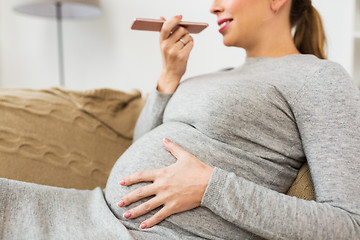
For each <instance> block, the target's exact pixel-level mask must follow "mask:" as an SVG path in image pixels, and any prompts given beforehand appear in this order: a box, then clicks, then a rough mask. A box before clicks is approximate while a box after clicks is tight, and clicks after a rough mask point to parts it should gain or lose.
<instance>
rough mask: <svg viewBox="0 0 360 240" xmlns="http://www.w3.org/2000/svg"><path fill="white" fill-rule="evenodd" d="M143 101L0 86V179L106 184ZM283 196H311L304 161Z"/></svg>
mask: <svg viewBox="0 0 360 240" xmlns="http://www.w3.org/2000/svg"><path fill="white" fill-rule="evenodd" d="M145 102H146V97H143V96H142V95H141V93H140V92H139V91H137V90H134V91H131V92H122V91H118V90H114V89H94V90H88V91H73V90H68V89H64V88H50V89H43V90H32V89H0V113H1V114H0V177H2V178H10V179H15V180H20V181H26V182H33V183H38V184H45V185H51V186H57V187H64V188H76V189H93V188H95V187H97V186H99V187H101V188H104V187H105V185H106V181H107V177H108V175H109V173H110V171H111V168H112V166H113V165H114V163H115V162H116V160H117V159H118V158H119V157H120V156H121V154H122V153H123V152H124V151H125V150H126V149H127V148H128V147H129V146H130V145H131V143H132V136H133V133H134V127H135V123H136V120H137V118H138V116H139V114H140V112H141V109H142V108H143V106H144V104H145ZM287 194H288V195H290V196H295V197H298V198H303V199H305V200H315V194H314V187H313V184H312V181H311V175H310V171H309V167H308V165H307V164H306V163H305V164H304V165H303V167H302V168H301V169H300V171H299V173H298V176H297V178H296V180H295V181H294V183H293V184H292V186H291V188H290V189H289V191H288V193H287Z"/></svg>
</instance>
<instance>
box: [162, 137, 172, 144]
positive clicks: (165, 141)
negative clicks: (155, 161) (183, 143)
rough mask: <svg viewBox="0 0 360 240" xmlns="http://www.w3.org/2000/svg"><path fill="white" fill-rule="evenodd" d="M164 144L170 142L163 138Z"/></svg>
mask: <svg viewBox="0 0 360 240" xmlns="http://www.w3.org/2000/svg"><path fill="white" fill-rule="evenodd" d="M163 141H164V143H170V142H171V141H170V140H169V139H167V138H163Z"/></svg>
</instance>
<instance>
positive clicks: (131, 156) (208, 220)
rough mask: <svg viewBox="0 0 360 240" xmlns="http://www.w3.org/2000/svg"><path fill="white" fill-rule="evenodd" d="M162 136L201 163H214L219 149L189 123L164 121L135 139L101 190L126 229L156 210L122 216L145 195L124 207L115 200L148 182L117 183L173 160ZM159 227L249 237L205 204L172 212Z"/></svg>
mask: <svg viewBox="0 0 360 240" xmlns="http://www.w3.org/2000/svg"><path fill="white" fill-rule="evenodd" d="M164 137H167V138H169V139H170V140H172V141H173V142H176V143H177V144H179V145H180V146H182V147H183V148H184V149H185V150H187V151H189V152H190V153H192V154H194V155H195V156H197V157H198V158H199V159H201V160H202V161H204V162H205V163H208V164H210V165H213V166H214V165H216V163H214V162H211V161H215V160H214V154H213V153H214V152H216V153H217V154H216V155H219V153H220V155H221V151H222V149H223V148H222V147H221V145H220V144H219V143H216V141H214V140H212V139H210V138H209V137H207V136H206V135H205V134H203V133H201V132H199V131H198V130H196V129H195V128H193V127H192V126H190V125H187V124H184V123H179V122H170V123H165V124H163V125H161V126H159V127H157V128H155V129H153V130H152V131H150V132H149V133H147V134H145V135H144V136H143V137H141V138H140V139H138V140H137V141H136V142H135V143H134V144H133V145H132V146H131V147H130V148H129V149H128V150H127V151H126V152H125V153H124V154H123V155H122V156H121V157H120V158H119V159H118V161H117V162H116V164H115V165H114V167H113V169H112V171H111V173H110V176H109V179H108V182H107V185H106V190H105V198H106V201H107V202H108V205H109V206H110V208H111V210H112V212H113V213H114V214H115V215H116V216H117V217H118V218H119V219H120V221H121V222H122V223H123V224H124V225H125V226H126V227H128V228H129V229H139V225H140V223H141V222H142V221H144V220H146V219H148V218H149V217H151V216H152V215H153V214H154V213H155V212H156V211H158V210H159V209H155V210H153V211H151V212H149V213H147V214H145V215H143V216H140V217H138V218H136V219H131V220H127V219H124V218H123V217H122V215H123V214H124V212H125V211H126V210H129V209H132V208H134V207H135V206H138V205H139V204H141V203H143V202H145V201H146V200H148V199H149V198H146V199H143V200H140V201H138V202H136V203H133V204H131V205H129V206H127V207H125V208H119V207H118V206H117V202H118V201H119V200H120V198H121V197H123V196H125V195H126V194H128V193H129V192H131V191H133V190H135V189H137V188H139V187H141V186H145V185H147V184H151V183H139V184H134V185H132V186H129V187H124V186H121V185H119V181H120V180H121V179H122V178H124V177H126V176H128V175H130V174H132V173H135V172H138V171H142V170H146V169H157V168H163V167H166V166H169V165H171V164H173V163H175V162H176V159H175V158H174V157H173V156H172V155H171V154H170V153H169V152H168V151H167V150H166V149H165V148H164V146H163V143H162V139H163V138H164ZM159 227H165V228H169V229H173V230H175V229H176V231H177V232H179V231H180V232H184V233H185V232H186V234H189V232H190V233H193V234H194V235H198V236H201V237H205V238H209V239H218V238H220V239H245V238H246V237H249V234H248V233H247V232H246V231H243V230H241V229H240V228H237V227H236V226H234V225H233V224H231V223H229V222H227V221H225V220H224V219H222V218H221V217H220V216H217V215H215V214H214V213H213V212H211V211H210V210H209V209H207V208H205V207H198V208H195V209H192V210H190V211H186V212H182V213H178V214H174V215H172V216H170V217H168V218H167V219H165V220H164V221H162V222H161V223H160V224H159ZM156 229H157V228H156V227H153V228H152V230H150V229H149V230H150V231H156Z"/></svg>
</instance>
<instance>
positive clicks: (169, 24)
mask: <svg viewBox="0 0 360 240" xmlns="http://www.w3.org/2000/svg"><path fill="white" fill-rule="evenodd" d="M181 19H182V16H181V15H178V16H175V17H172V18H170V19H169V20H167V21H166V22H165V23H164V24H163V26H162V28H161V31H160V39H161V40H165V39H167V38H168V37H169V36H170V32H171V31H172V30H173V29H174V27H175V26H176V25H178V24H179V23H180V21H181Z"/></svg>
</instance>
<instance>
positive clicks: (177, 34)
mask: <svg viewBox="0 0 360 240" xmlns="http://www.w3.org/2000/svg"><path fill="white" fill-rule="evenodd" d="M187 34H189V31H188V30H187V29H186V28H184V27H179V28H177V29H176V31H174V32H173V33H172V35H171V36H170V37H169V38H168V39H167V41H168V42H170V43H176V42H177V41H179V39H180V38H183V37H185V36H186V35H187Z"/></svg>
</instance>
